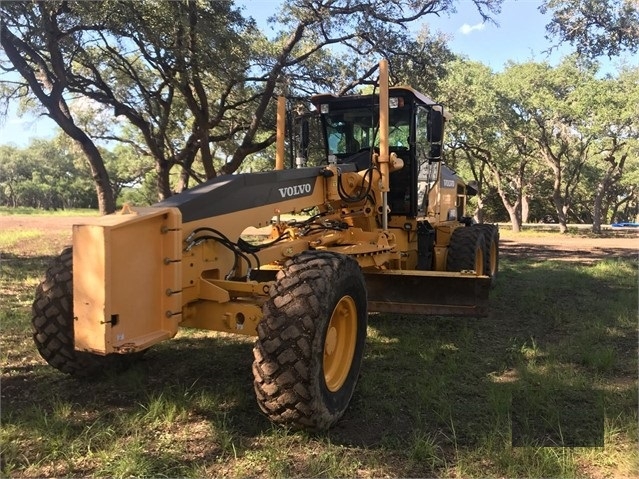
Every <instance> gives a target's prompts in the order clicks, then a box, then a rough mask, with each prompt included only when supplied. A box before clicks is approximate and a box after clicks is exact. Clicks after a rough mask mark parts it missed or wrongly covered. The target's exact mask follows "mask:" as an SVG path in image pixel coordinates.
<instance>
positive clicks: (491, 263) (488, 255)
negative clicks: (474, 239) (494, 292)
mask: <svg viewBox="0 0 639 479" xmlns="http://www.w3.org/2000/svg"><path fill="white" fill-rule="evenodd" d="M471 228H479V229H480V230H481V231H483V232H484V240H485V246H486V249H485V250H484V273H485V274H486V275H488V276H490V287H491V288H494V287H495V286H496V285H497V276H498V274H499V227H498V226H497V225H490V224H476V225H473V226H471Z"/></svg>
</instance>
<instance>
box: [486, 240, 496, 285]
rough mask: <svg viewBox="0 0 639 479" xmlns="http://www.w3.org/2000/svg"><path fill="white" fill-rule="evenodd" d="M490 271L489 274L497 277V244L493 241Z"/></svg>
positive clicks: (491, 243) (491, 244)
mask: <svg viewBox="0 0 639 479" xmlns="http://www.w3.org/2000/svg"><path fill="white" fill-rule="evenodd" d="M489 260H490V271H488V273H490V275H491V276H495V273H496V272H497V242H496V241H491V242H490V258H489Z"/></svg>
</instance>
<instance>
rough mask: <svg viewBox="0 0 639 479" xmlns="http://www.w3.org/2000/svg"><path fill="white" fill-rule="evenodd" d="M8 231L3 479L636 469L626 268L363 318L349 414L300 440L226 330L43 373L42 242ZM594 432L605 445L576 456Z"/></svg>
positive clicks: (521, 281)
mask: <svg viewBox="0 0 639 479" xmlns="http://www.w3.org/2000/svg"><path fill="white" fill-rule="evenodd" d="M20 234H22V233H19V234H18V236H19V235H20ZM24 234H25V235H27V236H28V233H24ZM18 236H15V235H13V236H12V235H2V236H0V249H1V250H2V251H3V254H4V255H5V256H4V257H5V258H6V260H3V262H2V264H1V265H0V266H1V268H2V275H1V276H0V302H1V304H2V309H1V310H0V326H1V328H2V335H0V348H1V353H0V360H1V363H2V369H3V372H2V375H3V376H2V395H3V397H2V410H1V413H2V426H1V428H0V444H1V445H0V460H1V464H0V467H1V469H0V472H1V474H2V475H3V476H6V477H43V476H47V477H62V476H64V477H87V476H91V477H114V478H124V477H131V476H136V477H219V476H228V477H246V476H251V477H344V476H374V477H380V476H389V477H562V478H573V477H633V474H634V472H635V471H636V470H637V467H638V466H639V459H638V454H637V451H636V443H637V436H638V433H639V432H638V430H637V419H638V418H637V408H638V401H637V376H636V372H637V309H636V308H637V265H636V264H635V263H633V262H632V261H625V260H615V259H611V260H604V261H599V262H597V263H596V264H591V265H581V264H572V263H569V262H565V261H562V262H554V261H541V262H535V261H534V260H520V261H508V260H506V259H502V262H501V273H500V275H501V277H500V281H499V284H498V286H497V288H496V289H495V290H494V291H493V293H492V296H491V314H490V316H489V317H487V318H483V319H472V318H466V319H459V318H415V317H409V316H405V317H404V316H393V315H382V314H372V315H371V316H370V319H369V331H368V339H367V347H366V352H365V357H364V361H363V366H362V373H361V378H360V381H359V384H358V387H357V389H356V392H355V395H354V397H353V399H352V401H351V405H350V407H349V409H348V410H347V412H346V414H345V416H344V418H343V419H342V421H341V422H340V423H339V424H338V425H337V426H336V427H335V428H334V429H332V430H331V431H329V432H328V433H324V434H310V433H307V432H303V431H302V432H299V431H298V432H294V431H289V430H287V429H283V428H280V427H275V426H273V425H271V424H270V423H269V422H268V421H267V420H266V419H265V418H264V417H263V416H262V415H261V414H260V412H259V411H258V408H257V406H256V404H255V400H254V397H253V391H252V374H251V361H252V354H251V341H250V340H246V339H242V338H239V337H233V336H226V335H223V334H217V333H208V332H203V331H196V330H184V331H181V332H180V333H179V334H178V337H177V338H176V339H174V340H172V341H168V342H165V343H162V344H159V345H157V346H155V347H153V348H152V349H151V350H150V351H149V352H148V353H147V354H146V355H145V356H144V359H143V361H141V362H140V363H139V364H136V365H134V366H133V367H132V368H131V369H129V370H127V371H125V372H124V373H122V374H120V375H110V376H107V377H105V378H103V379H102V380H100V381H80V380H76V379H72V378H69V377H66V376H64V375H63V374H61V373H59V372H57V371H56V370H54V369H53V368H51V367H49V366H48V365H46V364H45V363H44V362H43V361H42V360H41V359H40V358H39V356H38V354H37V352H36V351H35V350H34V347H33V343H32V341H31V339H30V334H31V333H30V304H31V300H32V299H31V298H32V296H33V290H34V288H35V286H36V285H37V283H38V281H39V278H40V277H41V275H42V273H43V271H44V268H45V265H46V263H47V261H48V260H49V259H51V256H52V255H53V254H55V251H56V249H55V248H53V247H51V246H47V245H46V244H44V243H45V242H42V241H39V243H40V244H39V248H40V249H39V250H38V251H33V249H32V247H30V248H27V249H26V250H25V249H24V248H23V247H22V245H23V243H24V241H27V240H29V241H30V240H32V239H34V238H31V239H29V238H26V237H18ZM35 240H36V241H38V238H35ZM31 246H33V244H32V245H31ZM571 404H576V405H577V406H576V407H569V406H570V405H571ZM581 426H583V427H584V428H585V429H582V430H579V429H580V427H581ZM517 428H518V429H517ZM599 429H601V430H599ZM599 433H601V437H602V438H603V447H602V446H600V445H596V446H588V447H586V446H584V444H585V443H587V441H588V440H589V439H593V440H596V439H597V437H598V435H599ZM515 440H520V441H521V442H522V445H521V447H514V446H513V442H514V441H515ZM562 441H563V442H562ZM575 442H577V443H578V444H576V445H575ZM549 444H552V447H548V445H549ZM573 446H574V447H573Z"/></svg>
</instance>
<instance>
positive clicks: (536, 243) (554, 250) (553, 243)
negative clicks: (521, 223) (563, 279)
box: [500, 234, 639, 263]
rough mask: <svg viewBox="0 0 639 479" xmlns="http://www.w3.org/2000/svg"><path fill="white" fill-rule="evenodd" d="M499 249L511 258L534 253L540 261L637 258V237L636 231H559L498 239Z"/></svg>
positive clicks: (503, 254) (584, 261)
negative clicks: (582, 233) (571, 233)
mask: <svg viewBox="0 0 639 479" xmlns="http://www.w3.org/2000/svg"><path fill="white" fill-rule="evenodd" d="M500 252H501V255H502V257H505V258H508V259H511V260H517V259H530V258H533V257H534V258H537V259H538V260H539V261H544V260H550V259H552V260H560V261H570V262H581V263H592V262H595V261H599V260H601V259H611V258H631V259H637V257H638V254H639V237H638V236H637V235H636V234H624V235H620V236H614V237H613V236H611V237H578V236H560V235H552V236H551V235H545V236H540V237H534V236H533V237H531V236H522V237H521V238H513V237H508V238H502V239H501V240H500Z"/></svg>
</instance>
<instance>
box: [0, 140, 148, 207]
mask: <svg viewBox="0 0 639 479" xmlns="http://www.w3.org/2000/svg"><path fill="white" fill-rule="evenodd" d="M102 154H103V157H104V158H105V160H106V167H107V171H108V172H109V177H110V178H111V180H112V189H113V191H114V192H115V196H116V198H118V197H119V196H120V193H121V192H122V190H127V189H128V191H129V194H128V195H126V197H125V198H123V199H124V200H129V201H131V200H135V201H133V202H134V203H135V204H139V205H146V204H150V203H154V202H155V201H156V199H157V189H155V190H154V188H155V185H156V182H155V179H154V178H153V177H152V174H151V173H152V171H153V161H152V160H151V159H150V158H148V157H145V156H140V155H137V154H135V152H134V151H133V150H132V149H131V148H129V147H126V146H123V145H119V146H116V147H115V148H114V149H113V150H112V151H111V150H103V153H102ZM0 206H6V207H11V208H13V209H15V208H36V209H38V210H51V211H53V210H72V209H78V208H90V209H96V208H97V207H98V201H97V197H96V191H95V185H94V183H93V181H92V180H91V172H90V169H89V166H88V164H87V162H86V159H85V157H84V155H83V154H82V152H80V151H78V148H77V147H76V146H75V145H74V144H73V143H72V142H71V141H70V140H69V139H68V138H66V137H65V136H62V135H61V136H58V137H56V138H54V139H52V140H34V141H32V142H31V143H30V144H29V145H28V146H26V147H24V148H17V147H15V146H7V145H4V146H0Z"/></svg>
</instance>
